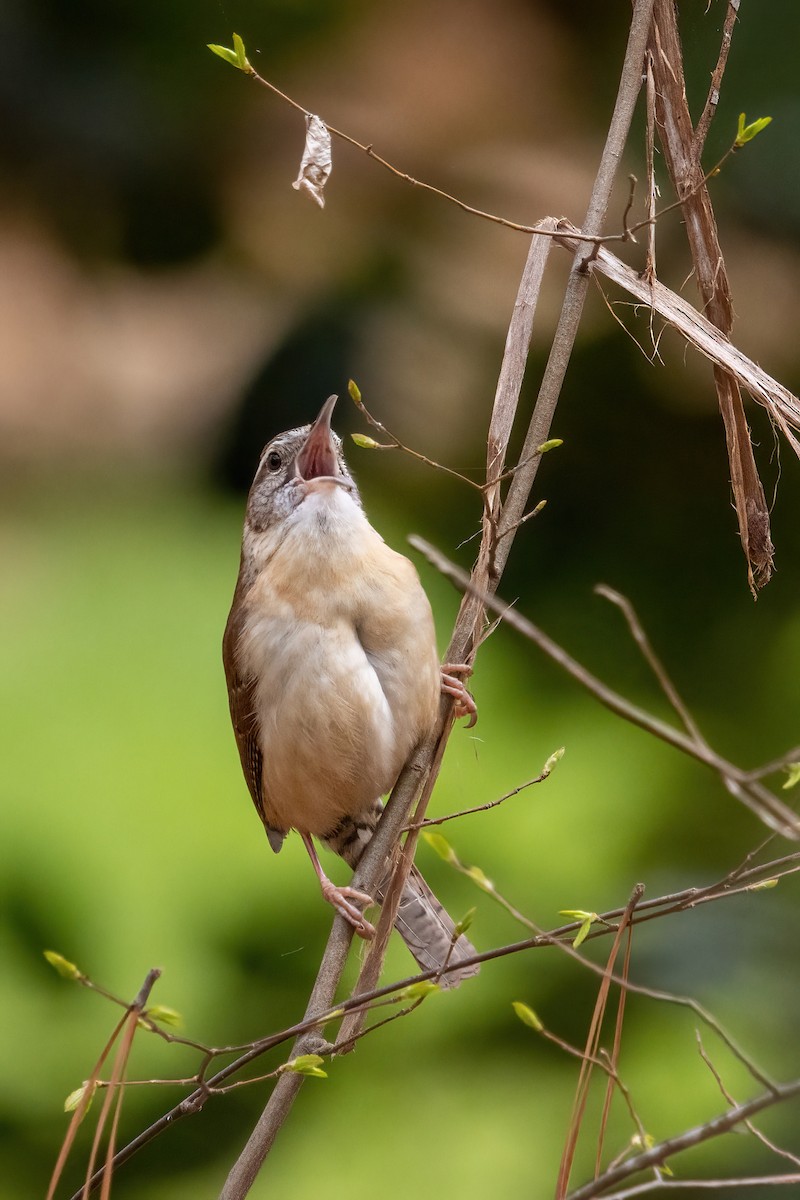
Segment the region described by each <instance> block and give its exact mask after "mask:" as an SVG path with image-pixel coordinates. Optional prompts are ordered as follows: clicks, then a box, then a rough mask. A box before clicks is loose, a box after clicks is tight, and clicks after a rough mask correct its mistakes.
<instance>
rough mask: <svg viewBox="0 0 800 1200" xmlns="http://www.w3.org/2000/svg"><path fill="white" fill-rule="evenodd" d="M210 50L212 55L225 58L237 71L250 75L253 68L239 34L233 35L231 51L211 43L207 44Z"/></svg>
mask: <svg viewBox="0 0 800 1200" xmlns="http://www.w3.org/2000/svg"><path fill="white" fill-rule="evenodd" d="M207 46H208V49H209V50H210V51H211V53H212V54H216V55H218V56H219V57H220V58H224V59H225V62H226V63H230V64H231V66H232V67H236V70H237V71H244V72H245V74H246V75H249V74H250V73H251V71H252V70H253V68H252V67H251V66H250V63H249V62H248V61H247V55H246V54H245V52H244V42H243V41H242V39H241V38H240V37H239V35H238V33H235V34H234V35H233V49H232V50H230V49H229V48H228V47H227V46H214V45H212V43H211V42H208V43H207Z"/></svg>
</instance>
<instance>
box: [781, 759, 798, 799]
mask: <svg viewBox="0 0 800 1200" xmlns="http://www.w3.org/2000/svg"><path fill="white" fill-rule="evenodd" d="M784 770H785V771H786V779H785V780H784V782H783V783H782V784H781V787H782V788H783V790H784V791H785V792H787V791H788V790H789V788H793V787H797V785H798V783H800V762H793V763H787V764H786V766H785V768H784Z"/></svg>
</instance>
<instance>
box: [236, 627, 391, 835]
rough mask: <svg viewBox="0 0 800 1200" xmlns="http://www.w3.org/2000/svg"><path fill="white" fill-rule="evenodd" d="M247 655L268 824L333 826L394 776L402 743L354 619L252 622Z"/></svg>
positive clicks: (314, 829)
mask: <svg viewBox="0 0 800 1200" xmlns="http://www.w3.org/2000/svg"><path fill="white" fill-rule="evenodd" d="M248 640H249V641H250V648H249V649H250V653H249V655H248V657H249V660H250V662H251V664H252V665H253V667H254V668H255V670H254V672H253V673H254V675H255V677H256V678H257V679H258V680H259V684H258V688H257V693H256V703H257V709H258V717H259V725H260V742H261V751H262V754H263V761H264V768H263V801H264V808H265V813H266V816H267V820H268V823H269V824H270V825H271V826H273V827H274V828H277V829H297V830H299V831H300V832H301V833H313V834H324V833H328V832H330V831H331V830H332V829H334V828H335V826H336V825H337V824H338V822H339V821H340V820H341V819H342V817H344V816H358V815H360V814H361V813H363V812H365V811H366V810H368V809H369V808H370V807H371V806H372V804H373V803H374V801H375V800H376V799H377V798H378V796H380V795H381V794H382V793H383V792H385V791H387V790H388V789H389V788H390V787H391V786H392V784H393V783H394V781H395V779H396V777H397V775H398V774H399V772H400V769H401V767H402V765H403V761H404V759H405V757H406V755H407V753H408V747H407V746H406V745H405V740H404V739H403V738H399V739H398V737H397V731H396V728H395V720H394V717H393V714H392V711H391V709H390V707H389V704H388V701H387V699H386V696H385V695H384V692H383V690H382V688H381V684H380V680H379V678H378V676H377V674H376V672H375V670H374V669H373V667H372V666H371V664H370V662H369V660H368V658H367V656H366V654H365V652H364V649H363V647H362V646H361V644H360V642H359V641H358V638H357V637H356V635H355V632H354V631H353V629H352V627H351V626H349V625H348V624H347V623H345V622H343V623H341V624H339V625H333V626H332V627H326V626H321V625H319V624H317V623H315V622H303V621H300V620H298V618H297V614H296V613H293V614H292V615H291V616H288V619H286V620H282V619H281V618H280V617H277V616H276V614H275V613H272V614H271V615H270V616H269V617H268V618H265V619H264V620H262V621H256V622H254V623H253V626H252V629H251V635H250V638H249V639H248Z"/></svg>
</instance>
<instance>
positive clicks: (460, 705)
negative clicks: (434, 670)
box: [442, 663, 478, 729]
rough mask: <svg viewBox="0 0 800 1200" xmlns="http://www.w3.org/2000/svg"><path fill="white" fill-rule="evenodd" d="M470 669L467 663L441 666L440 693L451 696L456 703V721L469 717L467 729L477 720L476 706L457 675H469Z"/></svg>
mask: <svg viewBox="0 0 800 1200" xmlns="http://www.w3.org/2000/svg"><path fill="white" fill-rule="evenodd" d="M471 674H472V667H471V666H470V665H469V664H468V663H444V664H443V665H442V691H443V692H444V693H445V695H447V696H453V697H454V698H455V702H456V720H457V721H458V720H459V718H460V717H469V721H468V723H467V729H472V726H473V725H474V724H475V722H476V721H477V720H478V706H477V704H476V703H475V701H474V699H473V697H472V695H471V694H470V693H469V692H468V691H467V688H466V685H465V684H464V680H463V679H459V678H458V676H459V675H471Z"/></svg>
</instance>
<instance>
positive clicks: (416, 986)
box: [395, 979, 442, 1000]
mask: <svg viewBox="0 0 800 1200" xmlns="http://www.w3.org/2000/svg"><path fill="white" fill-rule="evenodd" d="M441 990H442V989H441V988H440V987H439V985H438V983H434V982H433V980H432V979H420V981H419V982H418V983H410V984H409V985H408V987H404V988H401V989H400V991H399V992H398V993H397V995H396V997H395V999H396V1000H424V999H425V997H426V996H430V994H431V992H440V991H441Z"/></svg>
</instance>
